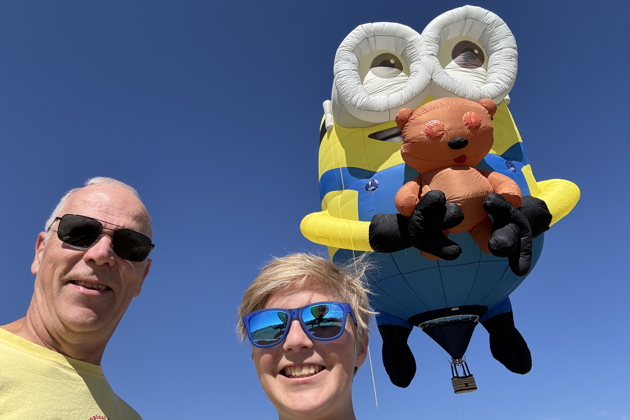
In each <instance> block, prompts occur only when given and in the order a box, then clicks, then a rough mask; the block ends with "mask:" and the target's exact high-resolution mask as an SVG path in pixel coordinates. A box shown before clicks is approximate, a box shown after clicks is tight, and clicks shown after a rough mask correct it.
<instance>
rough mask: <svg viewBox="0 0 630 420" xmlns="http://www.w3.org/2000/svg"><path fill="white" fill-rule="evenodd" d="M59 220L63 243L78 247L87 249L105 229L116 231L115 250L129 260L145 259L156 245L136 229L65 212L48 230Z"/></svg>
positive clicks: (113, 238) (58, 228)
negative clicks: (114, 227)
mask: <svg viewBox="0 0 630 420" xmlns="http://www.w3.org/2000/svg"><path fill="white" fill-rule="evenodd" d="M57 220H59V226H58V227H57V236H58V237H59V239H60V240H61V241H62V242H63V243H66V244H68V245H71V246H74V247H77V248H83V249H87V248H89V247H91V246H92V245H94V244H95V243H96V241H97V240H98V238H100V236H101V232H103V229H107V230H111V231H113V232H114V235H113V237H112V245H113V248H114V252H115V253H116V255H118V256H119V257H120V258H124V259H125V260H128V261H135V262H140V261H144V260H145V259H146V258H147V257H148V256H149V253H150V252H151V250H152V249H153V247H154V246H155V245H153V244H152V243H151V239H150V238H148V237H147V236H144V235H143V234H141V233H138V232H136V231H134V230H131V229H126V228H124V227H122V226H118V225H115V224H113V223H109V222H105V221H104V220H98V219H93V218H91V217H87V216H81V215H78V214H65V215H63V216H62V217H56V218H55V220H53V222H52V223H51V224H50V226H49V227H48V229H47V231H48V230H50V228H51V227H52V225H53V224H54V223H55V222H56V221H57ZM101 222H104V223H108V224H110V225H114V226H118V227H119V228H120V229H110V228H106V227H104V226H103V224H102V223H101Z"/></svg>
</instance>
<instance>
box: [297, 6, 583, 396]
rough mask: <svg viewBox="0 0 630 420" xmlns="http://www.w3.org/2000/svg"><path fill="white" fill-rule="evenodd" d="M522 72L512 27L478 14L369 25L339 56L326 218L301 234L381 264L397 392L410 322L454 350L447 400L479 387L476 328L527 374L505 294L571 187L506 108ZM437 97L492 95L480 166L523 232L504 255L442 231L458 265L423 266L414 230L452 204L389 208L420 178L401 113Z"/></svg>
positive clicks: (326, 124)
mask: <svg viewBox="0 0 630 420" xmlns="http://www.w3.org/2000/svg"><path fill="white" fill-rule="evenodd" d="M516 70H517V48H516V41H515V39H514V37H513V35H512V33H511V31H510V30H509V28H508V27H507V25H506V24H505V23H504V22H503V21H502V20H501V18H499V17H498V16H497V15H495V14H493V13H492V12H489V11H487V10H484V9H482V8H479V7H473V6H464V7H460V8H457V9H454V10H451V11H448V12H446V13H444V14H442V15H440V16H438V17H437V18H435V19H434V20H433V21H432V22H431V23H429V25H428V26H427V27H426V28H425V30H424V31H423V32H422V34H419V33H417V32H416V31H414V30H413V29H411V28H409V27H407V26H404V25H401V24H397V23H388V22H379V23H369V24H364V25H361V26H359V27H357V28H356V29H355V30H353V31H352V32H351V33H350V34H349V35H348V36H347V37H346V38H345V39H344V41H343V42H342V43H341V45H340V46H339V48H338V50H337V54H336V56H335V63H334V76H335V77H334V82H333V89H332V98H331V100H330V101H326V102H324V111H325V115H324V117H323V119H322V125H321V131H320V148H319V185H320V194H321V203H322V211H320V212H317V213H312V214H309V215H308V216H306V217H305V218H304V220H303V221H302V223H301V230H302V233H303V234H304V236H306V237H307V238H308V239H310V240H311V241H313V242H316V243H318V244H322V245H326V246H327V247H328V250H329V255H330V258H331V260H332V261H334V262H340V261H343V260H347V259H349V258H353V257H356V256H358V255H359V254H361V253H363V252H371V254H370V256H369V258H370V259H371V260H372V261H373V263H374V264H375V266H376V267H377V268H378V269H377V270H375V271H374V273H372V275H371V276H370V278H369V281H370V285H371V288H372V291H373V292H374V295H373V296H372V299H371V305H372V307H373V308H374V309H375V310H376V311H378V313H379V315H378V316H377V323H378V326H379V331H380V332H381V335H382V337H383V363H384V364H385V368H386V370H387V373H388V374H389V376H390V379H391V380H392V382H393V383H394V384H395V385H397V386H401V387H406V386H408V385H409V383H410V382H411V380H412V379H413V377H414V375H415V371H416V363H415V360H414V358H413V354H412V352H411V349H410V348H409V347H408V345H407V338H408V336H409V334H410V333H411V331H412V329H413V327H414V326H417V327H419V328H421V329H422V330H423V331H424V332H425V333H427V334H428V335H429V336H431V338H433V339H434V340H435V341H436V342H437V343H438V344H439V345H440V346H442V347H443V348H444V349H445V350H446V351H447V352H448V353H449V354H450V355H451V356H452V362H451V363H452V365H451V370H452V373H453V386H454V388H455V392H468V391H472V390H475V389H476V385H475V382H474V378H473V377H472V375H471V374H470V372H469V371H468V367H467V365H466V362H465V358H464V353H465V351H466V348H467V346H468V343H469V341H470V338H471V336H472V333H473V330H474V328H475V326H476V325H477V324H478V323H479V322H481V323H482V324H483V325H484V327H485V328H486V329H487V330H488V332H489V334H490V347H491V351H492V354H493V356H494V357H495V358H496V359H497V360H499V361H500V362H501V363H503V364H504V365H505V366H506V367H507V368H508V369H509V370H511V371H513V372H517V373H522V374H523V373H527V372H528V371H529V370H530V369H531V356H530V352H529V349H528V348H527V344H526V343H525V340H524V339H523V338H522V336H521V335H520V333H519V332H518V330H517V329H516V328H515V325H514V319H513V315H512V308H511V304H510V301H509V297H508V296H509V295H510V293H511V292H512V291H514V289H516V288H517V287H518V286H519V284H520V283H521V282H522V281H523V280H524V279H525V278H526V276H527V274H528V273H529V272H531V269H532V268H533V267H534V266H535V264H536V262H537V260H538V258H539V256H540V254H541V252H542V248H543V240H544V234H543V232H544V231H546V230H547V229H548V228H549V226H551V225H553V224H554V223H555V222H557V221H558V220H560V219H561V218H563V217H564V216H566V215H567V214H568V213H569V212H570V211H571V209H572V208H573V207H574V206H575V205H576V203H577V201H578V199H579V190H578V188H577V187H576V186H575V185H574V184H573V183H571V182H569V181H564V180H549V181H542V182H538V181H536V180H535V178H534V176H533V172H532V169H531V166H530V163H529V160H528V157H527V154H526V153H525V149H524V147H523V143H522V140H521V137H520V134H519V132H518V129H517V128H516V125H515V123H514V120H513V119H512V115H511V114H510V111H509V109H508V107H507V103H508V101H509V100H508V93H509V92H510V90H511V88H512V86H513V85H514V82H515V79H516ZM444 97H461V98H465V99H469V100H473V101H479V100H481V99H484V98H490V99H492V100H493V101H494V102H495V103H496V104H497V105H498V106H497V110H496V113H495V114H494V117H493V121H492V123H493V126H494V144H493V147H492V150H491V151H490V153H489V154H488V155H487V156H486V157H485V158H484V159H483V160H482V161H481V163H479V165H477V169H481V170H486V171H488V170H489V171H495V172H498V173H500V174H503V175H506V176H507V177H509V178H510V179H512V180H513V181H515V182H516V183H517V184H518V186H519V187H520V190H521V192H522V195H523V202H522V205H521V207H520V209H516V208H513V207H509V206H504V205H503V204H497V207H496V208H494V210H489V212H490V215H491V217H492V218H493V220H494V224H495V226H494V229H495V231H503V230H505V231H510V232H511V234H512V235H514V234H515V235H517V241H516V242H515V243H514V244H512V245H514V246H513V247H512V248H511V249H512V251H511V254H510V255H507V256H506V255H500V256H496V255H493V254H486V253H483V252H482V251H481V249H480V248H479V246H477V244H476V243H475V241H474V240H473V239H472V238H471V236H470V235H469V234H468V233H458V234H452V235H450V236H448V241H450V242H452V243H455V244H456V245H457V246H459V247H460V248H461V253H460V254H458V256H457V257H456V258H454V259H453V258H450V259H449V258H442V259H439V260H435V259H428V258H425V257H423V256H422V255H421V254H420V253H419V252H418V249H416V248H415V247H414V245H416V244H417V243H418V241H416V240H415V239H414V238H415V236H414V235H417V234H418V232H424V231H425V230H427V229H429V228H431V227H433V228H434V229H435V230H437V231H439V230H441V229H443V228H444V226H443V224H445V223H449V222H448V221H447V219H448V217H449V215H450V213H449V212H450V210H449V209H452V206H451V207H449V203H446V204H445V203H444V202H443V200H442V201H440V200H441V199H442V197H440V196H439V192H433V193H435V194H430V195H429V198H427V199H425V200H424V201H423V200H421V201H420V203H419V204H418V207H417V209H416V213H415V214H414V215H412V216H411V217H405V216H402V215H400V214H398V212H397V210H396V207H395V204H394V197H395V195H396V193H397V191H398V190H399V189H400V188H401V186H403V185H404V184H405V183H407V182H408V181H410V180H412V179H414V178H416V177H417V176H418V175H419V174H418V172H416V171H414V170H413V169H411V168H410V167H408V166H406V165H405V164H404V162H403V160H402V157H401V153H400V147H401V144H402V143H401V142H402V139H401V135H400V133H401V132H400V129H399V128H398V126H397V125H396V123H395V121H394V119H395V117H396V114H397V112H398V111H399V110H400V109H402V108H411V109H415V108H417V107H419V106H421V105H423V104H425V103H427V102H429V101H432V100H435V99H439V98H444ZM502 206H503V207H502ZM510 206H511V205H510ZM436 215H438V216H436ZM436 217H437V219H436ZM416 246H417V245H416Z"/></svg>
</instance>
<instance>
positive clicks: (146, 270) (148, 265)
mask: <svg viewBox="0 0 630 420" xmlns="http://www.w3.org/2000/svg"><path fill="white" fill-rule="evenodd" d="M152 262H153V260H152V259H151V258H147V259H146V261H145V265H144V268H143V269H142V280H141V281H140V284H139V285H138V289H137V290H136V292H135V293H134V294H133V297H138V296H140V293H141V292H142V285H143V284H144V279H146V278H147V276H148V275H149V271H150V270H151V263H152Z"/></svg>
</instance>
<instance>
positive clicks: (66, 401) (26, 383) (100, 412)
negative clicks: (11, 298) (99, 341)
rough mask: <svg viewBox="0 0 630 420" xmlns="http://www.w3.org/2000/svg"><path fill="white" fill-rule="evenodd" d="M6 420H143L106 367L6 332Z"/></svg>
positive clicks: (2, 364) (0, 387) (1, 366)
mask: <svg viewBox="0 0 630 420" xmlns="http://www.w3.org/2000/svg"><path fill="white" fill-rule="evenodd" d="M0 419H2V420H22V419H24V420H27V419H28V420H30V419H50V420H52V419H58V420H128V419H129V420H142V418H141V417H140V415H139V414H138V413H136V411H135V410H134V409H133V408H131V407H130V406H129V405H128V404H127V403H126V402H124V401H123V400H122V399H120V398H119V397H118V396H117V395H116V394H114V391H113V390H112V388H111V386H110V385H109V383H108V382H107V379H105V376H104V375H103V370H102V369H101V367H100V366H97V365H93V364H91V363H86V362H82V361H80V360H76V359H72V358H70V357H66V356H64V355H62V354H59V353H56V352H54V351H51V350H48V349H45V348H44V347H41V346H38V345H37V344H34V343H31V342H30V341H28V340H25V339H23V338H21V337H18V336H16V335H15V334H11V333H10V332H8V331H6V330H3V329H2V328H0Z"/></svg>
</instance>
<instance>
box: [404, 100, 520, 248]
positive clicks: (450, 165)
mask: <svg viewBox="0 0 630 420" xmlns="http://www.w3.org/2000/svg"><path fill="white" fill-rule="evenodd" d="M496 110H497V106H496V104H495V103H494V101H492V100H491V99H482V100H480V101H479V102H474V101H470V100H467V99H462V98H442V99H437V100H435V101H431V102H429V103H427V104H425V105H423V106H421V107H419V108H418V109H416V110H415V111H414V110H411V109H409V108H404V109H401V110H400V111H398V114H397V115H396V124H398V126H399V127H400V129H401V130H402V138H403V141H404V144H403V145H402V147H401V149H400V151H401V154H402V158H403V160H404V161H405V163H406V164H407V165H409V166H410V167H412V168H413V169H415V170H417V171H418V172H419V173H420V176H418V177H417V178H415V179H414V180H412V181H410V182H408V183H406V184H405V185H403V187H402V188H400V190H398V193H397V194H396V198H395V202H396V208H397V209H398V211H399V212H400V213H401V214H403V215H405V216H411V215H412V214H413V212H414V210H415V209H416V205H417V204H418V202H419V200H420V197H422V196H423V195H425V194H427V193H428V192H430V191H435V190H438V191H442V192H443V193H444V195H445V197H446V202H447V203H455V204H457V205H458V206H459V207H460V208H461V210H462V212H463V216H464V217H463V221H462V222H461V223H459V224H458V225H457V226H455V227H450V228H449V229H446V230H444V233H445V234H446V235H448V233H460V232H469V233H470V235H471V236H472V237H473V239H474V240H475V242H476V243H477V244H478V245H479V247H480V248H481V250H482V251H483V252H484V253H486V254H488V253H490V250H489V248H488V239H489V238H490V234H491V233H492V221H491V220H490V218H489V217H488V213H487V212H486V210H485V209H484V206H483V204H484V200H485V199H486V197H487V196H488V195H489V194H492V193H498V194H500V195H501V196H503V198H505V199H506V200H507V201H509V202H510V203H511V204H512V205H513V206H514V207H516V208H518V207H520V206H521V199H522V194H521V190H520V188H519V187H518V185H517V184H516V182H514V181H513V180H512V179H510V178H508V177H507V176H505V175H502V174H499V173H497V172H491V171H486V170H478V169H475V166H477V164H478V163H479V162H481V160H482V159H483V158H484V157H485V156H486V155H487V154H488V152H489V151H490V149H491V148H492V144H493V142H494V139H493V136H492V132H493V127H492V116H493V115H494V113H495V112H496ZM422 255H423V256H425V257H426V258H429V259H432V260H436V259H439V257H437V256H435V255H432V254H429V253H427V252H425V251H422Z"/></svg>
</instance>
